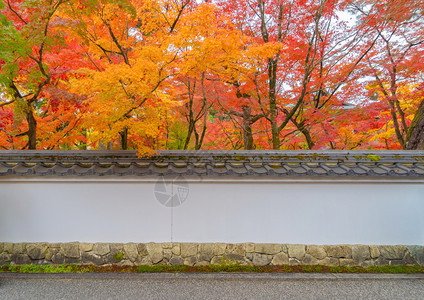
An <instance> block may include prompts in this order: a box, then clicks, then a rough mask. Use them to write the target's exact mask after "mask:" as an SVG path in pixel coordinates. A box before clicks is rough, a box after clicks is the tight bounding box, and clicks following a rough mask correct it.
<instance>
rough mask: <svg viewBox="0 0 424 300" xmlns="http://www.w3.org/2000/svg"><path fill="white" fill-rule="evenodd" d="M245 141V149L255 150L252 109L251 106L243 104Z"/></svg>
mask: <svg viewBox="0 0 424 300" xmlns="http://www.w3.org/2000/svg"><path fill="white" fill-rule="evenodd" d="M242 117H243V143H244V150H253V148H254V145H253V135H252V121H251V120H252V110H251V108H250V107H249V106H243V114H242Z"/></svg>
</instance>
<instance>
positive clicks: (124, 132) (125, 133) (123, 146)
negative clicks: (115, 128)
mask: <svg viewBox="0 0 424 300" xmlns="http://www.w3.org/2000/svg"><path fill="white" fill-rule="evenodd" d="M119 135H120V136H121V149H122V150H127V149H128V127H124V129H123V130H122V131H121V132H120V133H119Z"/></svg>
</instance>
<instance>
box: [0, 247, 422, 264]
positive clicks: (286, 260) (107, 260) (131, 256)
mask: <svg viewBox="0 0 424 300" xmlns="http://www.w3.org/2000/svg"><path fill="white" fill-rule="evenodd" d="M71 263H76V264H94V265H105V264H118V265H156V264H167V265H190V266H204V265H208V264H231V263H238V264H242V265H258V266H264V265H298V264H303V265H328V266H363V267H367V266H372V265H417V264H419V265H424V246H366V245H337V246H316V245H290V244H289V245H286V244H253V243H242V244H224V243H213V244H212V243H210V244H207V243H204V244H197V243H147V244H140V243H127V244H117V243H79V242H72V243H0V265H4V264H38V265H46V264H47V265H48V264H71Z"/></svg>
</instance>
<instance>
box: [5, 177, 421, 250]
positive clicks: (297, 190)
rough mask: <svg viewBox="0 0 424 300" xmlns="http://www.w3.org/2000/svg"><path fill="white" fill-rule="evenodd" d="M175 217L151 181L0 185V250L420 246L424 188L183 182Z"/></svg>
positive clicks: (11, 181)
mask: <svg viewBox="0 0 424 300" xmlns="http://www.w3.org/2000/svg"><path fill="white" fill-rule="evenodd" d="M188 188H189V194H188V197H187V199H186V200H185V202H184V203H183V204H182V205H180V206H178V207H173V208H169V207H165V206H163V205H162V204H160V203H159V202H158V201H157V200H156V198H155V195H154V189H155V179H150V180H146V179H142V180H139V179H132V180H129V179H126V178H116V179H113V180H111V179H110V178H108V179H105V180H101V179H98V178H96V179H80V180H70V179H62V180H43V179H42V178H41V179H36V180H34V181H30V180H22V179H17V180H14V179H9V180H0V241H2V242H70V241H80V242H168V241H174V242H227V243H237V242H258V243H259V242H260V243H294V244H326V245H329V244H374V245H375V244H387V245H396V244H406V245H424V184H423V183H416V182H373V183H369V182H337V181H334V182H328V181H327V182H310V181H304V182H292V181H284V180H283V181H281V180H280V181H272V180H265V181H264V180H262V181H259V180H258V181H243V180H237V179H235V180H228V179H227V180H225V179H221V180H217V181H212V180H209V181H208V182H205V181H192V182H188Z"/></svg>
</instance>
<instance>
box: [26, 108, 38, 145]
mask: <svg viewBox="0 0 424 300" xmlns="http://www.w3.org/2000/svg"><path fill="white" fill-rule="evenodd" d="M26 120H27V122H28V132H27V136H28V149H29V150H35V149H36V148H37V120H35V117H34V112H33V110H32V107H31V104H29V107H28V112H27V113H26Z"/></svg>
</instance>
